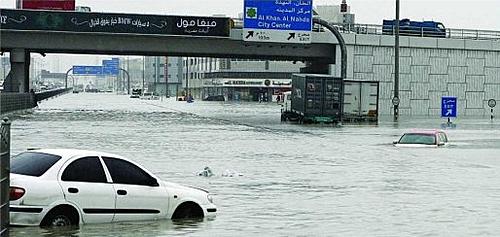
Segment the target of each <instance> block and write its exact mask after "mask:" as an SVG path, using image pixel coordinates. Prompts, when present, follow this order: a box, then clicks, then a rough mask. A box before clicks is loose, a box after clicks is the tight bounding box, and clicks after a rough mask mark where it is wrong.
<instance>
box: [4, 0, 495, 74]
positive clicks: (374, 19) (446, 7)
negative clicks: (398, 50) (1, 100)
mask: <svg viewBox="0 0 500 237" xmlns="http://www.w3.org/2000/svg"><path fill="white" fill-rule="evenodd" d="M15 2H16V1H15V0H0V6H1V7H2V8H14V7H15ZM243 2H244V0H76V5H77V6H89V7H91V8H92V11H93V12H129V13H142V14H165V15H213V14H225V15H227V16H231V17H236V16H237V15H238V13H240V12H242V11H243ZM313 2H314V5H326V4H334V5H339V4H340V3H341V0H313ZM395 2H396V1H395V0H347V3H348V4H349V5H350V6H351V13H354V14H355V15H356V23H361V24H382V20H383V19H393V18H394V17H395ZM400 3H401V18H410V19H412V20H434V21H439V22H442V23H443V24H444V25H445V26H446V27H447V28H458V29H481V30H495V31H500V0H467V1H465V0H400ZM59 61H66V62H67V60H59ZM75 61H79V60H77V59H76V58H75ZM86 61H89V59H86ZM91 61H96V62H99V60H91ZM59 64H60V63H59ZM49 65H50V69H51V70H56V69H58V70H63V69H60V68H61V67H64V68H65V67H66V65H64V66H55V64H54V63H53V62H50V63H49Z"/></svg>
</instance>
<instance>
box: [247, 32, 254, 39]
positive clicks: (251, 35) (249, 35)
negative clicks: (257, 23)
mask: <svg viewBox="0 0 500 237" xmlns="http://www.w3.org/2000/svg"><path fill="white" fill-rule="evenodd" d="M254 33H255V32H254V31H248V35H247V37H245V38H246V39H248V38H250V37H253V34H254Z"/></svg>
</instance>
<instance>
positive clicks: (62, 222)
mask: <svg viewBox="0 0 500 237" xmlns="http://www.w3.org/2000/svg"><path fill="white" fill-rule="evenodd" d="M10 177H11V184H10V185H11V186H10V224H11V225H21V226H43V227H45V226H49V227H57V226H69V225H79V224H88V223H106V222H118V221H141V220H158V219H183V218H203V217H210V216H215V214H216V211H217V209H216V206H215V205H214V203H213V200H212V197H211V196H210V194H209V193H208V191H205V190H203V189H199V188H193V187H187V186H182V185H179V184H175V183H170V182H165V181H161V180H160V179H159V178H157V177H156V176H155V175H153V174H152V173H151V172H149V171H148V170H146V169H144V168H143V167H141V166H140V165H138V164H136V163H135V162H133V161H131V160H128V159H126V158H124V157H121V156H118V155H114V154H110V153H104V152H97V151H85V150H71V149H41V150H31V151H27V152H23V153H20V154H18V155H16V156H14V157H12V159H11V176H10Z"/></svg>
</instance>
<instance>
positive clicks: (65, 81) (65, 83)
mask: <svg viewBox="0 0 500 237" xmlns="http://www.w3.org/2000/svg"><path fill="white" fill-rule="evenodd" d="M71 71H73V67H71V68H70V69H68V71H66V77H65V79H64V88H65V89H68V74H69V72H71ZM73 86H74V85H73Z"/></svg>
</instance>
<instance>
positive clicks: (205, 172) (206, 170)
mask: <svg viewBox="0 0 500 237" xmlns="http://www.w3.org/2000/svg"><path fill="white" fill-rule="evenodd" d="M213 175H214V173H213V172H212V169H210V167H208V166H207V167H205V168H204V169H203V170H202V171H200V172H198V176H204V177H211V176H213Z"/></svg>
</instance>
